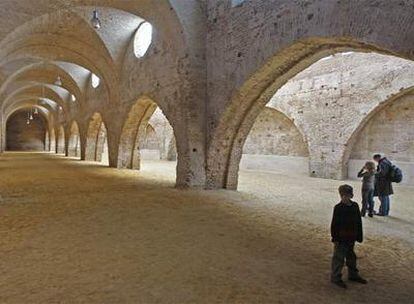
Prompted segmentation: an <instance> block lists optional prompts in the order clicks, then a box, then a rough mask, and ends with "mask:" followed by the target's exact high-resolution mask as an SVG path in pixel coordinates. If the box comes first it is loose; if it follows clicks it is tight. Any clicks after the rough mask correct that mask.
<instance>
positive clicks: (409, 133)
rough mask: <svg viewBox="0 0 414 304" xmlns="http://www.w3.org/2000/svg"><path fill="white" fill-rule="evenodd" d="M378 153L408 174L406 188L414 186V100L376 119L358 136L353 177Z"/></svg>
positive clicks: (390, 108) (409, 98) (406, 99)
mask: <svg viewBox="0 0 414 304" xmlns="http://www.w3.org/2000/svg"><path fill="white" fill-rule="evenodd" d="M374 153H381V154H382V155H385V156H387V157H388V158H389V159H391V160H392V161H393V162H395V163H396V164H398V165H399V166H400V167H401V168H402V169H403V171H404V180H403V184H408V185H414V96H406V97H404V98H402V99H400V100H398V101H396V102H395V103H393V104H391V105H389V106H387V107H385V108H384V109H382V110H381V111H380V112H379V113H377V114H376V115H375V116H374V117H372V118H371V119H370V120H369V121H368V122H367V124H366V125H365V127H364V128H363V129H362V131H361V132H360V133H359V135H358V136H357V139H356V142H355V144H354V146H353V149H352V153H351V161H350V163H349V171H348V172H349V177H350V178H352V179H355V177H356V174H357V171H358V170H359V169H360V168H361V167H362V165H363V163H364V162H365V161H366V160H371V159H372V155H373V154H374Z"/></svg>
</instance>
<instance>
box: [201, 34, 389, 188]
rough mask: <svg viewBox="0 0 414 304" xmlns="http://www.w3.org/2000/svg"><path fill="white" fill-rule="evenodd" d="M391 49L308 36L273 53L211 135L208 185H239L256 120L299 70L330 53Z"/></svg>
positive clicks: (229, 186) (231, 103)
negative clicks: (245, 148) (247, 142)
mask: <svg viewBox="0 0 414 304" xmlns="http://www.w3.org/2000/svg"><path fill="white" fill-rule="evenodd" d="M350 50H353V51H360V52H368V51H375V52H378V53H385V54H386V53H388V52H387V51H386V50H381V49H378V48H377V47H375V46H372V45H366V44H363V43H361V42H358V41H355V40H350V39H333V38H332V39H328V38H323V39H322V38H318V39H316V38H315V39H312V38H311V39H307V40H304V41H299V42H296V43H295V44H293V45H292V46H290V47H287V48H286V49H284V50H281V51H279V52H278V53H277V54H276V55H274V56H273V57H272V58H271V59H270V60H269V61H268V62H267V63H266V64H265V65H264V66H263V67H262V68H260V69H259V70H258V71H257V72H256V73H254V74H253V76H251V77H250V78H249V79H248V80H247V81H246V82H245V83H244V84H243V85H242V86H241V87H240V88H239V90H238V91H237V92H236V93H235V94H234V95H233V96H232V98H231V99H230V102H229V104H228V106H227V107H226V109H225V111H224V113H223V114H222V115H221V117H220V119H219V121H218V123H217V127H216V128H215V129H214V132H213V133H212V135H211V139H210V145H209V147H208V153H207V185H206V186H207V188H226V189H236V188H237V183H238V170H239V163H240V159H241V154H242V153H241V152H242V147H243V145H244V142H245V140H246V138H247V134H248V133H249V131H250V129H251V127H252V126H253V123H254V122H255V120H256V118H257V116H258V115H259V114H260V112H261V111H262V110H263V109H264V107H265V106H266V104H267V103H268V102H269V100H270V99H271V98H272V96H274V95H275V93H276V92H277V91H278V90H279V89H280V88H281V87H282V86H283V85H284V84H285V83H286V82H287V81H288V80H289V79H291V78H293V77H294V76H295V75H296V74H298V73H299V72H301V71H303V70H304V69H306V68H308V67H309V66H310V65H312V64H313V63H315V62H316V61H318V60H320V59H322V58H324V57H327V56H328V55H331V54H335V53H340V52H345V51H350Z"/></svg>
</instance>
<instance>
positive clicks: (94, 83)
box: [91, 73, 101, 89]
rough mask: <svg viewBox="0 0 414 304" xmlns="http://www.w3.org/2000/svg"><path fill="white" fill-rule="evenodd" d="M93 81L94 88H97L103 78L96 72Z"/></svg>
mask: <svg viewBox="0 0 414 304" xmlns="http://www.w3.org/2000/svg"><path fill="white" fill-rule="evenodd" d="M91 83H92V87H93V88H94V89H96V88H97V87H98V86H99V84H100V83H101V79H100V78H99V77H98V76H96V75H95V74H93V73H92V77H91Z"/></svg>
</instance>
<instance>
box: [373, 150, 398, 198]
mask: <svg viewBox="0 0 414 304" xmlns="http://www.w3.org/2000/svg"><path fill="white" fill-rule="evenodd" d="M391 168H392V163H391V162H390V161H389V160H388V159H387V158H385V157H384V158H382V159H381V160H380V161H379V162H378V167H377V173H375V191H374V196H383V195H391V194H394V190H393V189H392V183H391Z"/></svg>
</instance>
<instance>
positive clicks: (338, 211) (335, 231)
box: [331, 201, 362, 243]
mask: <svg viewBox="0 0 414 304" xmlns="http://www.w3.org/2000/svg"><path fill="white" fill-rule="evenodd" d="M331 236H332V242H355V241H356V242H359V243H361V242H362V220H361V212H360V211H359V206H358V204H357V203H355V202H353V201H351V205H346V204H344V203H342V202H341V203H339V204H337V205H336V206H335V208H334V212H333V217H332V223H331Z"/></svg>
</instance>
